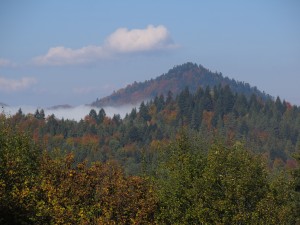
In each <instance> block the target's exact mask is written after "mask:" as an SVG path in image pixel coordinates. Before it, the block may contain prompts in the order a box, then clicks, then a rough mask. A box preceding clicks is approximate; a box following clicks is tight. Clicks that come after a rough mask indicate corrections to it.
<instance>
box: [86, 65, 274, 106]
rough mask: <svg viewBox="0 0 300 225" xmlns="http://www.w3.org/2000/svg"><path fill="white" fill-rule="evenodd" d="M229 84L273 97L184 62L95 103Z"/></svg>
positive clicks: (130, 100)
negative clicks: (186, 88)
mask: <svg viewBox="0 0 300 225" xmlns="http://www.w3.org/2000/svg"><path fill="white" fill-rule="evenodd" d="M219 85H221V86H226V85H228V86H229V87H230V88H231V90H232V91H233V92H234V93H243V94H245V95H246V96H247V97H250V96H251V95H252V94H256V95H257V96H259V97H261V98H262V99H267V98H270V96H268V95H267V94H265V93H263V92H261V91H259V90H258V89H257V88H256V87H251V86H250V85H249V84H248V83H244V82H238V81H235V80H234V79H229V78H228V77H223V76H222V74H221V73H217V72H215V73H213V72H211V71H209V70H208V69H206V68H204V67H203V66H201V65H197V64H193V63H185V64H183V65H179V66H175V67H174V68H173V69H170V70H169V71H168V72H167V73H166V74H163V75H161V76H159V77H157V78H155V79H151V80H147V81H145V82H134V83H133V84H130V85H128V86H127V87H126V88H123V89H120V90H118V91H116V92H114V93H113V94H111V95H110V96H107V97H105V98H102V99H100V100H98V99H97V100H96V101H95V102H93V103H92V106H96V107H104V106H119V105H123V104H137V103H140V102H142V101H147V100H151V99H154V97H155V96H159V95H161V94H162V95H167V93H168V91H171V92H172V93H173V94H174V95H177V94H179V93H180V92H181V91H183V90H184V88H185V87H188V88H189V90H190V92H191V93H195V92H196V91H197V90H198V88H199V87H202V88H206V87H207V86H209V87H211V88H212V87H214V86H219Z"/></svg>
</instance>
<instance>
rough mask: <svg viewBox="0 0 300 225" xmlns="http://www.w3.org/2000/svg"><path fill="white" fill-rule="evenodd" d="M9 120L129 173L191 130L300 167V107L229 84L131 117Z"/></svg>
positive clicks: (273, 163)
mask: <svg viewBox="0 0 300 225" xmlns="http://www.w3.org/2000/svg"><path fill="white" fill-rule="evenodd" d="M7 120H8V121H9V123H11V124H12V125H13V126H18V129H20V130H23V131H26V132H29V133H30V134H31V135H32V136H33V139H34V140H35V141H39V142H41V143H43V145H44V147H45V148H46V149H48V150H49V151H51V150H52V149H55V148H61V149H64V150H65V151H66V152H67V153H73V154H74V157H75V158H74V160H75V161H78V162H81V161H83V160H85V159H87V160H88V161H89V162H95V161H101V162H106V161H108V160H117V161H118V162H119V163H120V164H121V165H122V166H124V168H125V171H126V173H129V174H139V173H140V170H141V164H142V161H143V158H144V157H147V155H149V154H150V155H153V154H156V151H155V149H156V148H157V146H158V145H159V144H167V143H168V142H170V140H174V138H175V137H176V135H177V134H178V130H180V129H182V128H185V129H187V130H191V131H193V132H196V133H198V134H201V135H202V136H203V137H206V139H207V140H208V141H212V140H213V139H214V138H215V137H216V136H217V137H222V138H223V139H225V140H226V141H227V142H229V143H230V142H232V143H233V142H235V141H241V142H242V143H243V144H244V145H245V147H246V148H248V149H251V150H252V151H253V152H255V153H258V154H263V155H264V157H265V158H266V159H267V160H268V166H269V167H270V168H271V169H278V170H280V169H283V168H285V167H287V168H293V167H295V160H294V159H293V158H292V154H293V153H295V152H299V151H300V108H299V107H297V106H292V105H291V104H290V103H288V102H286V101H281V99H280V98H279V97H278V98H277V99H276V100H275V101H273V100H271V99H267V100H263V99H261V98H260V97H258V96H256V95H254V94H253V95H251V96H249V97H247V96H246V95H244V94H236V93H234V92H233V91H231V89H230V88H229V86H224V87H222V86H218V87H214V88H209V87H207V88H205V89H202V88H199V89H198V91H197V92H195V93H191V92H190V91H189V89H188V88H185V89H184V90H183V91H182V92H181V93H180V94H179V95H177V96H173V94H172V92H170V91H169V93H168V94H167V95H166V96H163V95H160V96H157V97H155V98H154V99H153V100H151V101H149V102H147V103H145V102H142V103H141V104H140V107H139V109H136V108H134V109H133V110H132V111H131V112H130V113H129V114H127V115H126V116H125V118H120V116H119V115H114V116H113V117H112V118H110V117H107V116H106V114H105V111H104V110H103V109H100V110H99V111H98V112H97V111H96V110H91V111H90V113H89V115H87V116H86V117H85V118H84V119H83V120H81V121H79V122H76V121H71V120H64V119H62V120H59V119H57V118H55V116H54V115H52V116H49V117H47V118H45V114H44V112H43V110H37V111H36V112H35V114H28V115H24V114H23V113H22V111H21V110H19V112H18V113H17V114H15V115H13V116H11V117H9V118H7Z"/></svg>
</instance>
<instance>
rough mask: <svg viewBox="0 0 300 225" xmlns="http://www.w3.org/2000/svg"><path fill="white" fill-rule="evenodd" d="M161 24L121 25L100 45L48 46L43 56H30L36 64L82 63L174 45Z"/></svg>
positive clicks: (164, 48)
mask: <svg viewBox="0 0 300 225" xmlns="http://www.w3.org/2000/svg"><path fill="white" fill-rule="evenodd" d="M175 47H176V45H175V44H173V41H172V38H171V36H170V34H169V32H168V30H167V28H165V27H164V26H162V25H160V26H157V27H155V26H153V25H149V26H147V27H146V28H145V29H132V30H128V29H127V28H120V29H117V30H116V31H115V32H113V33H112V34H111V35H109V36H108V37H107V39H106V40H105V42H104V45H102V46H94V45H90V46H86V47H82V48H79V49H71V48H66V47H63V46H58V47H53V48H50V49H49V50H48V52H47V54H46V55H42V56H38V57H36V58H34V59H33V61H34V63H35V64H37V65H72V64H85V63H90V62H94V61H96V60H101V59H109V58H111V57H113V56H116V55H117V54H121V53H123V54H124V53H134V52H147V51H157V50H166V49H171V48H175Z"/></svg>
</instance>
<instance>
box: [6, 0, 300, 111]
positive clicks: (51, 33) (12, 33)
mask: <svg viewBox="0 0 300 225" xmlns="http://www.w3.org/2000/svg"><path fill="white" fill-rule="evenodd" d="M185 62H194V63H197V64H201V65H203V66H204V67H206V68H208V69H210V70H212V71H218V72H222V73H223V75H225V76H228V77H230V78H234V79H236V80H239V81H245V82H248V83H250V84H251V85H253V86H257V87H258V88H259V89H260V90H262V91H265V92H267V93H269V94H271V95H273V96H278V95H279V96H280V97H281V99H286V100H287V101H290V102H291V103H293V104H298V105H300V88H299V86H300V72H299V71H300V1H297V0H286V1H278V0H269V1H268V0H265V1H256V0H253V1H233V0H228V1H221V0H220V1H216V0H212V1H176V0H173V1H170V0H169V1H168V0H165V1H132V0H128V1H121V0H119V1H116V0H112V1H93V0H90V1H76V0H75V1H59V0H52V1H38V0H27V1H17V0H2V1H0V102H3V103H6V104H9V105H12V106H18V105H32V106H37V107H38V106H39V107H46V106H52V105H58V104H71V105H81V104H87V103H91V102H93V101H94V100H95V99H96V98H101V97H104V96H106V95H109V94H110V93H111V92H112V91H113V90H117V89H119V88H122V87H124V86H126V85H127V84H129V83H132V82H134V81H144V80H146V79H151V78H154V77H156V76H159V75H161V74H162V73H165V72H167V71H168V70H169V69H170V68H172V67H173V66H175V65H179V64H182V63H185Z"/></svg>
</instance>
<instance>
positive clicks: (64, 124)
mask: <svg viewBox="0 0 300 225" xmlns="http://www.w3.org/2000/svg"><path fill="white" fill-rule="evenodd" d="M0 122H1V136H0V144H1V150H0V151H1V152H0V160H1V164H0V174H1V177H0V200H1V201H0V212H4V214H2V215H1V217H0V222H1V223H2V224H12V223H15V224H16V223H17V224H20V223H21V222H22V224H67V223H69V224H260V223H262V224H297V218H298V215H299V202H300V197H299V191H300V183H299V179H300V178H299V175H300V174H299V164H298V163H299V162H298V163H297V160H298V161H299V152H300V108H299V107H297V106H293V105H291V104H290V103H288V102H286V101H281V99H280V98H279V97H278V98H277V99H276V100H275V101H273V100H272V99H270V98H267V99H263V97H262V96H261V95H256V94H252V95H250V96H248V95H246V94H243V93H236V92H235V91H233V90H231V88H230V86H229V85H225V86H223V85H218V86H214V87H212V88H210V87H205V88H202V87H198V89H197V91H193V92H192V91H190V89H189V88H188V87H186V88H184V90H183V91H181V92H180V93H179V94H178V95H175V94H173V93H172V92H171V91H169V92H168V93H167V94H166V95H159V96H156V97H154V99H153V100H151V101H149V102H146V103H145V102H142V103H141V104H140V106H139V108H138V109H135V108H134V109H132V111H131V112H130V113H129V114H127V115H126V116H125V118H121V117H120V116H119V115H114V116H113V117H112V118H110V117H107V116H106V113H105V111H104V110H103V109H100V110H99V111H96V110H91V111H90V113H89V115H87V116H86V117H85V119H83V120H81V121H79V122H76V121H70V120H63V119H62V120H60V119H57V118H55V115H52V116H49V117H47V118H45V115H44V111H43V110H37V111H36V112H35V114H28V115H24V114H23V113H22V110H21V109H20V110H19V112H18V113H17V114H15V115H12V116H10V117H6V116H4V115H1V121H0ZM298 222H299V220H298Z"/></svg>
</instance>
